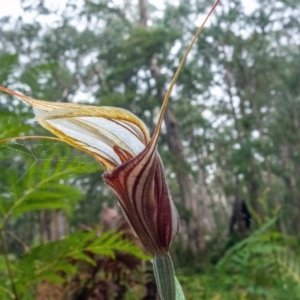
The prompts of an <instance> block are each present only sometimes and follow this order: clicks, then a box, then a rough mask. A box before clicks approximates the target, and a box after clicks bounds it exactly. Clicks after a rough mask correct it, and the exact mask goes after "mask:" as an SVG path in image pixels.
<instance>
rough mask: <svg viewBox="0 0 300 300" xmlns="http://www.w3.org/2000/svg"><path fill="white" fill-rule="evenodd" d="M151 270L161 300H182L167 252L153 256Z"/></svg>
mask: <svg viewBox="0 0 300 300" xmlns="http://www.w3.org/2000/svg"><path fill="white" fill-rule="evenodd" d="M153 270H154V276H155V280H156V284H157V289H158V292H159V295H160V299H161V300H184V299H185V297H184V294H183V291H182V289H181V286H180V284H179V282H178V280H177V278H176V277H175V272H174V266H173V262H172V259H171V257H170V255H169V253H167V254H165V255H155V256H154V257H153Z"/></svg>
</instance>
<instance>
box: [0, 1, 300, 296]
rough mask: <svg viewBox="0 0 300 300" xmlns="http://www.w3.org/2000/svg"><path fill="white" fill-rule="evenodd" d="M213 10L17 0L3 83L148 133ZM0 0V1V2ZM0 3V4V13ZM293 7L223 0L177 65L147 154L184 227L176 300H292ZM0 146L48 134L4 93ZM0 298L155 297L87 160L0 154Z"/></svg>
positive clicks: (298, 265)
mask: <svg viewBox="0 0 300 300" xmlns="http://www.w3.org/2000/svg"><path fill="white" fill-rule="evenodd" d="M212 4H213V3H212V1H202V0H190V1H188V0H179V1H176V2H174V1H165V2H164V3H163V4H161V5H159V7H157V6H156V4H155V3H154V2H151V1H150V2H148V1H147V0H139V1H129V0H123V1H116V2H114V1H109V0H85V1H82V2H80V3H79V2H78V1H72V0H69V1H66V5H65V6H60V8H59V9H56V8H55V5H54V6H53V7H51V6H49V5H48V4H47V3H46V2H45V1H43V0H39V1H38V0H21V1H20V8H21V10H22V15H21V16H19V17H18V18H14V17H12V16H9V15H8V16H4V17H2V18H1V19H0V85H2V86H5V87H8V88H11V89H13V90H17V91H19V92H22V93H24V94H26V95H28V96H31V97H33V98H37V99H43V100H49V101H59V102H80V103H87V104H92V105H108V106H118V107H123V108H126V109H128V110H130V111H131V112H133V113H134V114H135V115H137V116H139V117H140V118H141V119H142V120H143V121H144V122H145V123H146V124H147V126H148V128H149V129H150V131H151V132H152V130H153V129H154V126H155V124H156V118H157V115H158V112H159V108H160V105H161V103H162V99H163V97H164V94H165V91H166V88H167V87H168V84H169V82H170V81H171V78H172V76H173V74H174V72H175V70H176V68H177V66H178V63H179V60H180V58H181V57H182V56H183V53H184V51H185V49H186V47H187V45H188V43H189V41H190V40H191V39H192V37H193V35H194V33H195V31H196V29H197V25H199V23H200V20H201V19H202V18H203V16H204V15H205V13H206V12H207V10H208V8H209V7H211V5H212ZM3 5H5V4H4V1H3V0H1V4H0V7H1V6H3ZM0 9H1V8H0ZM299 122H300V3H299V2H298V1H295V0H282V1H275V0H260V1H259V2H257V3H256V5H255V6H254V7H253V8H252V9H251V10H247V7H246V6H244V2H243V1H240V0H232V1H229V0H222V1H221V4H220V5H219V7H218V8H217V10H216V11H215V12H214V14H213V16H212V18H211V20H210V22H209V24H208V26H207V27H206V28H205V29H204V31H203V33H202V34H201V36H200V38H199V40H198V41H197V43H196V45H195V47H194V48H193V50H192V52H191V54H190V56H189V58H188V60H187V63H186V64H185V67H184V69H183V70H182V72H181V75H180V77H179V80H178V83H177V85H176V88H175V91H174V93H173V95H172V99H171V103H170V105H169V108H168V109H167V112H166V115H165V124H164V126H163V130H162V134H161V138H160V141H159V152H160V154H161V156H162V159H163V161H164V164H165V172H166V175H167V178H168V181H169V184H170V189H171V193H172V195H173V198H174V201H175V202H176V205H177V208H178V211H179V215H180V219H181V229H180V232H179V236H178V238H177V239H176V241H175V243H174V245H173V247H172V250H171V255H172V257H173V259H174V263H175V269H176V273H177V276H178V278H179V280H180V282H181V283H182V285H183V288H184V291H185V294H186V297H187V299H210V300H219V299H220V300H221V299H225V300H227V299H228V300H234V299H241V300H242V299H243V300H248V299H249V300H250V299H255V300H259V299H272V300H274V299H278V300H284V299H288V300H291V299H299V295H300V254H299V253H300V252H299V251H300V130H299V129H300V123H299ZM0 128H1V131H0V139H1V140H2V139H5V138H8V137H14V136H16V137H17V136H22V135H47V133H46V132H45V131H44V130H43V129H42V128H41V127H40V126H37V124H36V123H35V122H34V120H33V113H32V111H31V109H30V108H29V107H28V106H26V105H24V104H23V103H21V102H20V101H19V100H17V99H15V98H12V97H10V96H7V95H4V94H3V95H1V96H0ZM0 160H1V162H0V169H1V172H0V197H1V198H0V231H1V254H0V297H1V299H156V297H157V296H156V287H155V284H154V279H153V274H152V271H151V262H150V261H149V257H148V256H147V255H146V254H145V253H143V252H142V250H140V248H139V245H138V241H136V240H135V238H134V237H133V235H132V233H131V231H130V229H129V228H128V226H127V225H126V222H125V221H124V220H123V217H122V216H121V214H120V212H119V208H118V206H117V204H116V200H115V197H114V195H113V194H112V193H111V192H110V191H109V190H108V188H107V187H106V186H105V185H104V184H103V181H102V178H101V174H102V172H103V169H102V168H101V166H99V165H98V164H97V163H96V162H95V161H93V159H91V158H89V157H88V156H87V155H85V154H84V153H80V152H79V151H76V150H74V149H72V148H71V147H70V146H68V145H64V144H61V143H59V142H55V141H47V140H41V139H36V140H31V139H23V140H15V141H11V142H8V143H6V144H2V145H0Z"/></svg>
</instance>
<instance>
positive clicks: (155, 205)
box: [0, 0, 220, 299]
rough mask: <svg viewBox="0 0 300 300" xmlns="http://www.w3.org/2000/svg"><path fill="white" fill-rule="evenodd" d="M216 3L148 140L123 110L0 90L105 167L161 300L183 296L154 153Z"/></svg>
mask: <svg viewBox="0 0 300 300" xmlns="http://www.w3.org/2000/svg"><path fill="white" fill-rule="evenodd" d="M219 2H220V0H217V1H216V2H215V4H214V6H213V8H212V9H211V10H210V12H209V13H208V15H207V16H206V18H205V19H204V22H203V23H202V25H201V26H200V28H199V29H198V31H197V33H196V35H195V36H194V38H193V39H192V41H191V43H190V45H189V47H188V49H187V51H186V53H185V55H184V57H183V59H182V61H181V62H180V65H179V67H178V69H177V71H176V73H175V75H174V78H173V80H172V82H171V84H170V87H169V89H168V91H167V93H166V95H165V98H164V102H163V104H162V107H161V111H160V114H159V117H158V122H157V125H156V128H155V130H154V133H153V134H152V136H151V137H150V134H149V131H148V129H147V127H146V126H145V124H144V123H143V122H142V121H141V120H140V119H139V118H137V117H136V116H135V115H133V114H132V113H130V112H129V111H127V110H124V109H121V108H116V107H95V106H89V105H81V104H71V103H57V102H55V103H53V102H48V101H41V100H36V99H32V98H30V97H27V96H24V95H22V94H20V93H17V92H15V91H12V90H10V89H7V88H4V87H1V86H0V90H1V91H3V92H6V93H8V94H11V95H14V96H16V97H18V98H20V99H22V100H23V101H25V102H27V103H28V104H29V105H31V106H32V107H33V110H34V114H35V117H36V120H37V121H38V122H39V123H40V124H41V125H42V126H43V127H44V128H45V129H47V130H48V131H50V132H52V133H53V134H54V135H56V136H57V137H58V139H59V140H61V141H64V142H66V143H68V144H70V145H72V146H74V147H75V148H78V149H79V150H82V151H84V152H87V153H88V154H90V155H92V156H93V157H94V158H95V159H96V160H97V161H99V162H100V163H101V164H102V165H103V166H104V168H105V172H104V174H103V178H104V181H105V183H106V184H107V185H109V186H110V187H111V189H112V190H113V191H114V193H115V194H116V197H117V199H118V203H119V205H120V206H121V208H122V210H123V212H124V214H125V216H126V218H127V220H128V222H129V224H130V225H131V227H132V229H133V231H134V232H135V234H136V235H137V237H138V238H139V240H140V242H141V244H142V246H143V248H144V249H145V251H146V252H148V253H149V254H151V255H152V256H154V261H153V264H154V271H155V276H156V280H157V283H158V288H159V292H160V295H161V299H175V294H176V295H177V296H178V295H182V296H180V297H181V298H180V299H183V298H184V296H183V294H182V291H181V290H180V289H178V288H175V286H178V282H177V281H176V280H175V275H174V269H173V265H172V261H171V259H170V256H169V254H168V253H169V249H170V246H171V244H172V242H173V240H174V238H175V237H176V235H177V232H178V228H179V218H178V214H177V210H176V207H175V205H174V202H173V200H172V197H171V195H170V192H169V188H168V185H167V181H166V177H165V174H164V167H163V164H162V161H161V159H160V156H159V154H158V152H157V143H158V137H159V133H160V129H161V125H162V122H163V117H164V113H165V110H166V107H167V104H168V102H169V99H170V95H171V92H172V89H173V87H174V84H175V82H176V80H177V78H178V76H179V74H180V71H181V69H182V67H183V65H184V63H185V60H186V58H187V55H188V53H189V52H190V50H191V48H192V46H193V44H194V43H195V41H196V40H197V38H198V36H199V35H200V33H201V31H202V29H203V27H204V25H205V23H206V21H207V19H208V18H209V16H210V15H211V14H212V12H213V10H214V9H215V7H216V6H217V5H218V3H219ZM22 138H26V137H22ZM11 139H12V138H9V139H6V140H5V141H8V140H11ZM51 139H55V138H51ZM2 142H4V141H2ZM177 296H176V297H177ZM178 297H179V296H178ZM176 299H177V298H176ZM178 299H179V298H178Z"/></svg>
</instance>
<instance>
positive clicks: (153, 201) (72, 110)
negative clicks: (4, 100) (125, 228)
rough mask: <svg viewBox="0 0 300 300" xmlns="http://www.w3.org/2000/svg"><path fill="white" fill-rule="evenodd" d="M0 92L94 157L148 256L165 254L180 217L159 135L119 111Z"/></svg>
mask: <svg viewBox="0 0 300 300" xmlns="http://www.w3.org/2000/svg"><path fill="white" fill-rule="evenodd" d="M0 90H2V91H4V92H7V93H9V94H12V95H14V96H17V97H19V98H21V99H22V100H24V101H26V102H27V103H29V104H30V105H31V106H32V107H33V110H34V113H35V116H36V120H37V121H38V122H39V123H40V124H41V125H42V126H43V127H44V128H46V129H47V130H49V131H50V132H52V133H53V134H55V135H56V136H57V137H59V138H60V139H61V140H62V141H64V142H66V143H68V144H70V145H72V146H74V147H76V148H78V149H80V150H82V151H85V152H87V153H89V154H90V155H92V156H93V157H95V158H96V159H97V160H98V161H99V162H100V163H101V164H102V165H103V166H104V167H105V172H104V175H103V177H104V181H105V182H106V183H107V184H108V185H109V186H110V187H111V188H112V190H113V191H114V193H115V194H116V196H117V198H118V202H119V204H120V206H121V208H122V210H123V212H124V214H125V216H126V218H127V220H128V222H129V223H130V225H131V227H132V229H133V230H134V232H135V233H136V235H137V236H138V237H139V239H140V241H141V244H142V245H143V247H144V249H145V250H146V251H147V252H148V253H150V254H152V255H155V254H162V253H167V252H168V251H169V247H170V245H171V243H172V241H173V240H174V238H175V236H176V235H177V232H178V228H179V219H178V214H177V211H176V208H175V205H174V203H173V200H172V198H171V195H170V192H169V188H168V185H167V181H166V177H165V174H164V171H163V165H162V161H161V159H160V156H159V154H158V152H157V138H158V132H159V131H157V132H156V134H154V135H153V137H152V138H150V135H149V131H148V129H147V127H146V126H145V124H144V123H143V122H142V121H141V120H140V119H139V118H137V117H136V116H135V115H133V114H132V113H130V112H129V111H127V110H124V109H121V108H115V107H95V106H89V105H80V104H70V103H53V102H47V101H41V100H35V99H31V98H29V97H26V96H24V95H22V94H19V93H17V92H14V91H12V90H9V89H6V88H3V87H0Z"/></svg>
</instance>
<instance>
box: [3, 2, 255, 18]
mask: <svg viewBox="0 0 300 300" xmlns="http://www.w3.org/2000/svg"><path fill="white" fill-rule="evenodd" d="M119 1H120V0H116V1H112V2H113V3H118V2H119ZM67 2H68V0H45V6H46V7H48V8H50V9H63V8H64V7H65V5H66V3H67ZM77 2H78V3H80V2H83V1H82V0H79V1H77ZM133 2H137V0H134V1H133ZM150 2H151V4H153V5H155V6H156V7H157V8H159V9H162V8H163V6H164V5H163V2H164V1H161V0H150ZM175 2H176V1H175ZM211 2H212V3H213V1H211ZM226 2H227V3H228V0H226ZM172 3H174V1H172ZM243 5H244V7H245V10H246V11H247V12H248V13H251V12H252V11H253V10H254V9H255V8H257V6H258V5H257V1H256V0H251V1H249V0H243ZM22 13H23V10H22V8H21V6H20V0H0V17H3V16H13V17H18V16H20V15H21V14H22Z"/></svg>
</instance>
